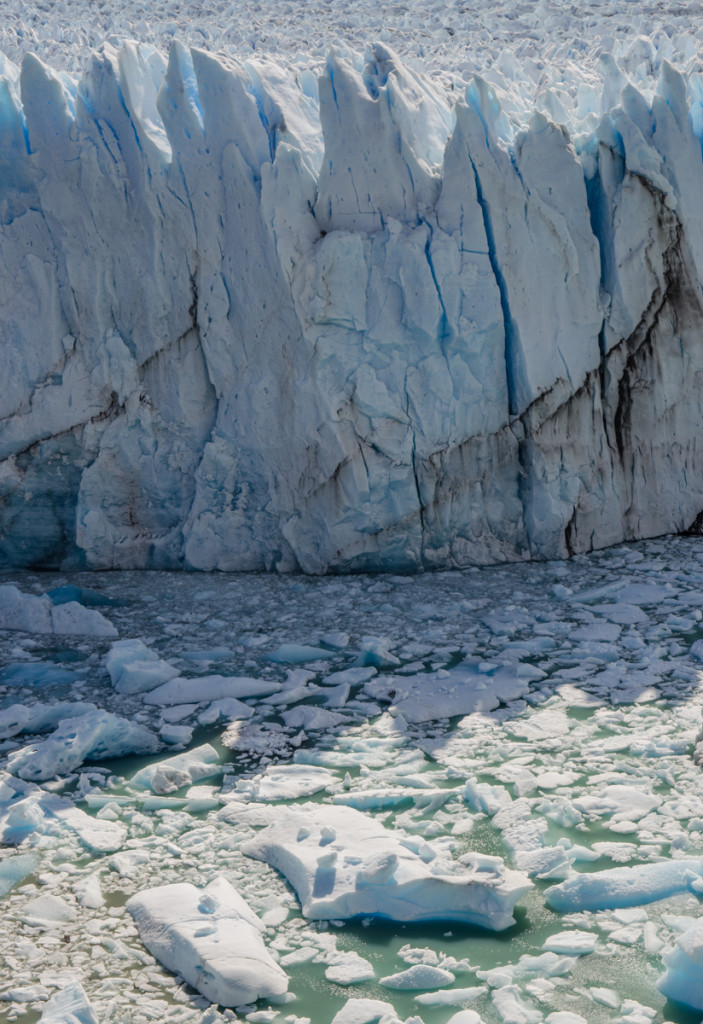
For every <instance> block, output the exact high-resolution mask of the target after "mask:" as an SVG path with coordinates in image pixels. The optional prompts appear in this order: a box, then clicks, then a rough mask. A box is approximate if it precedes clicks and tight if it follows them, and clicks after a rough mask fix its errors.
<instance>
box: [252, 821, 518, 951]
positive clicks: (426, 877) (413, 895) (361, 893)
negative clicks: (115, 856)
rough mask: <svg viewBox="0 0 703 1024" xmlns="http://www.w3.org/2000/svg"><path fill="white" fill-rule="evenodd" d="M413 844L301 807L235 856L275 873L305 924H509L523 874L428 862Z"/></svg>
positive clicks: (472, 861) (497, 865)
mask: <svg viewBox="0 0 703 1024" xmlns="http://www.w3.org/2000/svg"><path fill="white" fill-rule="evenodd" d="M330 826H331V827H333V828H334V830H335V833H336V836H335V839H334V840H332V841H331V842H327V841H325V840H324V838H323V835H322V829H323V828H325V827H330ZM417 845H418V844H417V841H414V842H410V841H409V840H408V839H407V837H406V836H405V835H404V834H403V833H402V832H399V831H394V830H390V829H386V828H384V827H383V825H381V824H380V822H378V821H376V820H375V819H374V818H372V817H369V816H367V815H365V814H362V813H360V812H359V811H356V810H353V809H352V808H350V807H344V806H337V805H329V804H323V805H319V804H306V805H302V806H301V807H299V808H295V809H293V808H290V809H287V810H285V811H283V812H282V813H281V814H280V815H279V816H278V817H277V819H276V820H275V821H274V822H273V823H272V824H271V825H269V826H268V827H267V828H265V829H264V830H263V831H262V832H260V833H259V834H258V835H257V836H255V837H254V838H253V839H251V840H248V841H247V842H246V843H244V844H243V846H242V852H243V853H245V854H246V855H247V856H250V857H255V858H257V859H258V860H264V861H267V862H268V863H269V864H270V865H271V866H272V867H274V868H277V869H278V870H279V871H280V872H281V873H282V874H283V875H284V876H285V877H286V878H287V879H288V881H289V882H290V883H291V885H292V886H293V888H294V889H295V890H296V892H297V893H298V898H299V900H300V902H301V905H302V910H303V915H304V916H305V917H308V918H315V919H321V920H329V919H342V920H346V919H348V918H351V917H360V916H361V917H364V916H377V917H386V918H390V919H391V920H395V921H430V920H455V921H465V922H467V923H471V924H477V925H481V926H482V927H484V928H492V929H494V930H496V931H500V930H502V929H503V928H507V927H509V926H510V925H511V924H512V923H513V921H514V919H513V916H512V911H513V907H514V905H515V903H516V901H517V900H518V899H519V898H520V896H522V895H523V894H524V893H525V892H527V891H528V890H529V889H530V888H531V886H532V883H531V882H530V881H529V880H528V879H527V878H526V876H525V875H523V874H522V873H520V872H517V871H511V870H508V869H506V868H505V865H504V864H503V862H502V861H501V860H500V858H497V857H491V858H488V857H481V856H479V855H472V856H471V857H470V858H469V859H468V860H466V861H465V862H463V863H462V862H461V861H453V860H451V859H448V858H447V857H446V856H442V855H441V854H440V853H439V851H435V852H436V853H437V856H435V858H434V859H433V860H432V861H430V863H427V862H426V860H425V859H423V857H422V856H420V854H419V853H417V852H415V849H413V847H416V846H417ZM425 845H429V844H425ZM323 851H324V854H325V857H326V860H325V863H324V865H321V864H320V856H321V854H322V852H323ZM331 854H335V855H336V860H335V863H334V865H332V864H331V862H329V863H328V860H329V857H330V855H331Z"/></svg>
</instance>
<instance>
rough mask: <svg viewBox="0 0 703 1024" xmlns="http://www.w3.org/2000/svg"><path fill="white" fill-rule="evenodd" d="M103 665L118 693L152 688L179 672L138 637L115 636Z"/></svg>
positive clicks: (142, 691)
mask: <svg viewBox="0 0 703 1024" xmlns="http://www.w3.org/2000/svg"><path fill="white" fill-rule="evenodd" d="M105 667H106V668H107V671H108V672H109V674H110V679H111V680H112V685H113V686H114V687H115V689H116V690H117V692H118V693H144V692H146V691H148V690H155V689H156V687H157V686H161V685H162V684H163V683H167V682H168V681H169V680H170V679H173V678H174V677H175V676H178V675H180V672H179V671H178V669H177V668H174V667H173V666H172V665H169V663H168V662H167V661H162V659H161V658H159V656H158V655H157V654H156V653H155V652H154V651H152V650H150V649H149V648H148V647H147V646H146V644H145V643H143V642H142V641H141V640H118V641H117V642H116V643H114V644H113V645H112V647H111V649H110V651H109V653H108V655H107V658H106V659H105Z"/></svg>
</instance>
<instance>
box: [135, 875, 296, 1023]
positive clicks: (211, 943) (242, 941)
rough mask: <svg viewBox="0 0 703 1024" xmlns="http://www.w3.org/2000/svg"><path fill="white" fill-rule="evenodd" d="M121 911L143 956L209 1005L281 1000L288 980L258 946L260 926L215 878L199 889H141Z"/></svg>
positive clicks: (182, 886)
mask: <svg viewBox="0 0 703 1024" xmlns="http://www.w3.org/2000/svg"><path fill="white" fill-rule="evenodd" d="M126 907H127V910H128V911H129V912H130V914H131V915H132V917H133V918H134V921H135V923H136V925H137V929H138V931H139V937H140V938H141V940H142V942H143V943H144V945H145V946H146V948H147V949H148V950H149V952H150V953H151V954H152V955H153V956H155V957H156V959H157V960H158V961H159V963H161V964H163V965H164V967H166V968H167V969H168V970H170V971H173V972H174V973H177V974H180V975H181V977H182V978H184V979H185V980H186V981H187V982H188V984H189V985H192V986H193V988H195V989H197V990H198V992H201V993H202V994H203V995H204V996H205V997H206V999H209V1000H210V1002H212V1003H219V1004H220V1005H221V1006H242V1005H245V1004H248V1003H253V1002H256V1000H257V999H259V998H261V999H270V1000H274V1001H280V998H281V997H282V996H284V995H285V993H286V991H287V989H288V978H287V976H286V973H285V971H284V970H283V969H282V968H281V967H279V966H278V964H277V963H276V961H275V960H274V959H273V958H272V957H271V954H270V953H269V952H268V950H267V949H266V946H265V945H264V942H263V939H262V937H261V936H262V932H263V930H264V925H263V924H262V923H261V921H260V920H259V918H258V917H257V916H256V914H255V913H254V912H253V910H252V909H251V908H250V907H249V905H248V904H247V903H246V902H245V900H244V899H242V897H241V896H240V895H239V893H238V892H237V891H236V890H235V889H233V888H232V886H231V885H230V883H229V882H228V881H227V880H226V879H224V878H222V877H221V876H220V877H218V878H215V879H214V880H213V881H212V882H210V883H209V884H208V885H206V886H205V888H203V889H197V888H196V887H195V886H194V885H191V884H190V883H188V882H177V883H174V884H173V885H162V886H158V887H157V888H155V889H147V890H146V891H144V892H140V893H137V895H136V896H131V897H130V899H128V900H127V903H126Z"/></svg>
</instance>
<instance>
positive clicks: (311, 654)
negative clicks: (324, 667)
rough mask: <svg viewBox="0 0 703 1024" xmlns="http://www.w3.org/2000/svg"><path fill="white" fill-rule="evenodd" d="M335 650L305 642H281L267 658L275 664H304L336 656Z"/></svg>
mask: <svg viewBox="0 0 703 1024" xmlns="http://www.w3.org/2000/svg"><path fill="white" fill-rule="evenodd" d="M336 657H337V651H329V650H327V649H326V648H324V647H310V646H308V645H306V644H281V646H280V647H277V648H276V650H275V651H273V653H272V654H269V655H268V660H269V661H273V662H275V663H276V664H277V665H304V664H305V663H306V662H308V661H320V660H326V659H327V658H336Z"/></svg>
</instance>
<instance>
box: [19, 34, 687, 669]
mask: <svg viewBox="0 0 703 1024" xmlns="http://www.w3.org/2000/svg"><path fill="white" fill-rule="evenodd" d="M603 78H604V83H603V87H602V91H601V95H600V96H597V95H596V94H595V92H594V88H593V85H592V83H591V82H590V79H589V81H588V82H586V81H584V84H583V87H582V88H581V87H580V86H579V85H578V83H571V86H573V87H572V88H571V93H570V95H571V99H572V100H573V103H572V107H573V109H567V107H566V106H565V102H562V101H561V100H558V99H557V98H556V96H552V99H551V100H550V103H551V109H552V110H553V116H554V117H556V118H558V119H559V120H563V121H566V122H568V124H567V126H566V127H563V126H560V125H558V124H556V123H554V122H553V121H552V120H549V119H548V118H547V116H546V115H545V113H544V112H539V111H534V112H533V113H532V114H531V115H529V113H527V114H525V116H524V117H523V118H522V123H521V125H520V126H517V124H516V123H515V118H517V117H518V114H516V113H515V111H516V109H518V108H519V106H520V104H517V105H516V104H515V103H512V105H511V117H512V118H513V119H512V120H511V119H510V118H509V117H508V116H507V114H506V113H505V112H504V111H503V110H501V106H500V103H499V101H498V98H497V94H496V92H495V91H494V90H493V89H492V87H491V86H490V85H489V84H488V83H487V82H486V81H484V80H482V79H478V78H476V79H474V80H473V82H472V83H471V84H470V85H469V86H468V87H467V89H466V90H465V93H464V94H463V95H461V96H459V97H458V99H456V97H455V96H454V97H453V98H452V100H451V102H450V99H449V92H448V91H447V90H445V89H444V88H441V87H439V86H438V85H436V84H433V82H432V81H431V80H430V79H425V78H423V77H422V76H421V75H419V74H418V73H416V72H414V71H411V70H409V69H408V68H406V67H404V66H403V64H402V63H401V61H400V60H399V59H398V58H397V57H395V56H394V54H393V53H392V52H391V51H390V50H388V49H387V48H385V47H384V46H382V45H380V44H378V45H374V46H373V47H371V49H370V50H369V51H368V52H367V54H366V57H365V58H364V60H361V59H360V60H359V61H358V62H356V63H354V61H353V60H352V59H351V58H348V57H343V56H341V55H339V54H335V53H333V54H332V55H331V56H330V58H329V60H328V62H327V64H326V66H325V67H324V69H323V71H322V74H321V76H320V78H319V81H317V82H316V81H315V79H314V78H313V76H311V75H310V74H307V75H306V74H298V73H294V72H292V71H288V70H286V68H285V67H282V66H279V65H276V64H275V63H273V62H272V61H259V62H258V63H249V64H243V63H239V62H237V61H235V60H232V59H230V58H227V57H217V56H214V55H212V54H209V53H205V52H203V51H200V50H197V49H191V50H189V49H186V48H185V47H184V46H183V45H181V44H179V43H174V45H173V47H172V49H171V51H170V53H169V56H168V60H166V59H165V58H164V57H163V56H162V55H161V54H159V53H158V52H157V51H155V50H154V49H153V48H150V47H148V46H143V45H142V46H138V45H137V44H133V43H129V44H125V45H124V46H123V47H122V48H121V49H119V50H118V49H115V48H113V47H112V46H110V45H107V44H106V45H105V46H103V47H102V48H101V50H100V51H99V52H97V53H95V54H93V55H92V56H91V57H90V59H89V62H88V65H87V68H86V70H85V73H84V75H83V77H82V78H81V79H80V81H77V80H74V79H73V78H71V77H70V76H68V75H66V74H63V73H62V74H58V73H54V72H53V71H51V70H50V69H49V68H48V67H46V66H45V65H44V64H42V63H41V61H40V60H39V59H38V58H37V57H36V56H34V55H32V54H28V55H26V56H25V58H24V60H23V62H22V67H21V71H20V70H18V69H17V68H15V67H14V66H13V65H11V64H10V63H9V62H5V64H4V78H3V79H2V82H3V85H2V90H1V91H0V103H1V105H2V139H3V157H2V161H3V162H2V175H1V177H0V198H1V199H2V210H3V214H2V218H3V231H2V239H1V241H0V323H2V325H3V328H2V329H3V340H2V348H3V357H4V366H5V374H4V386H3V389H2V395H1V396H0V496H1V497H2V502H0V538H2V539H0V564H10V565H17V566H20V565H40V566H57V565H59V566H63V567H70V566H74V567H75V566H80V565H87V566H89V567H94V568H97V567H122V568H126V567H133V568H141V567H154V568H172V567H181V566H183V567H187V568H198V569H224V570H248V569H256V570H258V569H279V570H288V569H297V568H299V569H302V570H304V571H306V572H325V571H328V570H331V569H334V570H355V569H414V568H420V567H436V566H456V565H468V564H484V563H487V562H492V561H501V560H508V559H519V558H527V557H540V558H543V557H546V558H553V557H561V556H566V555H569V554H570V553H574V552H579V551H585V550H589V549H591V548H593V547H603V546H606V545H608V544H612V543H615V542H619V541H621V540H623V539H627V538H634V537H646V536H652V535H657V534H663V533H666V532H670V531H676V530H684V529H687V528H693V529H698V525H699V521H700V519H699V517H700V516H701V512H702V510H703V484H702V483H701V481H702V480H703V474H702V473H701V468H702V467H701V459H702V458H703V456H702V455H701V451H700V445H699V444H698V433H699V423H700V404H701V385H700V381H701V379H703V377H702V371H703V345H702V344H701V340H700V327H699V325H700V322H701V315H702V314H703V296H702V293H701V288H702V284H701V282H702V281H703V243H702V242H701V238H702V237H703V236H702V232H701V227H702V224H701V212H700V203H699V198H698V197H699V196H700V194H701V189H703V159H702V158H701V141H700V133H701V131H702V130H703V123H702V122H701V118H700V103H699V100H698V99H697V97H698V90H699V89H700V84H699V79H698V77H696V75H694V74H691V76H690V77H689V78H684V77H683V76H682V75H681V74H679V72H677V71H676V70H675V69H674V68H673V67H672V66H671V65H670V64H668V63H667V62H666V61H663V62H661V75H660V79H659V84H658V87H657V91H656V93H655V94H653V95H651V94H649V93H647V94H646V95H645V93H643V92H640V91H638V89H637V88H635V86H634V85H633V84H632V83H631V82H628V81H627V79H626V77H625V76H624V75H623V74H622V73H621V71H620V70H619V69H618V68H617V67H616V66H615V64H614V62H613V61H612V60H611V61H610V62H609V61H608V60H607V59H604V61H603ZM571 86H570V87H571ZM564 96H566V94H564ZM563 98H564V97H563ZM526 103H527V100H526V101H525V103H523V104H522V108H523V110H524V109H525V104H526ZM549 105H550V104H547V106H549ZM528 106H529V104H528ZM542 106H544V104H542ZM167 685H168V684H167Z"/></svg>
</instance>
